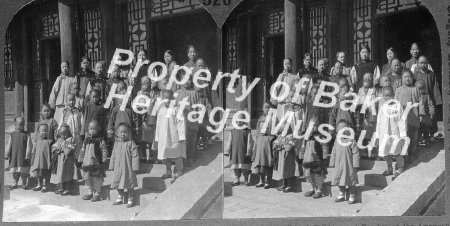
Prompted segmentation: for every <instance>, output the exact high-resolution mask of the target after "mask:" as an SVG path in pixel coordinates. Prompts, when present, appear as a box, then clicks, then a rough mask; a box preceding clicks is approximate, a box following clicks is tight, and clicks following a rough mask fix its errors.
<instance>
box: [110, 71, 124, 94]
mask: <svg viewBox="0 0 450 226" xmlns="http://www.w3.org/2000/svg"><path fill="white" fill-rule="evenodd" d="M119 82H124V80H123V78H121V77H120V68H119V65H114V68H113V71H112V72H111V73H110V74H108V79H107V80H106V97H108V95H109V91H110V90H111V87H112V85H113V84H119Z"/></svg>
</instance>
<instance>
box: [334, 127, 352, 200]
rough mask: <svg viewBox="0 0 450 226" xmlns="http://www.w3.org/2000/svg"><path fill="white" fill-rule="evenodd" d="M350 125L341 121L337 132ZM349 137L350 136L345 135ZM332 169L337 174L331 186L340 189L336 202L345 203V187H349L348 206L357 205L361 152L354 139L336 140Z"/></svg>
mask: <svg viewBox="0 0 450 226" xmlns="http://www.w3.org/2000/svg"><path fill="white" fill-rule="evenodd" d="M348 126H349V124H348V123H347V122H346V121H345V120H342V121H339V122H338V125H337V131H338V132H339V131H340V130H342V129H344V128H346V127H348ZM345 135H347V136H348V134H345ZM338 139H341V143H350V144H349V145H346V146H344V145H342V144H341V143H340V142H339V140H338ZM330 167H334V168H335V170H334V171H335V173H334V175H333V178H332V179H331V185H333V186H338V187H339V195H338V197H337V198H336V199H335V200H334V201H335V202H343V201H345V187H346V186H348V187H349V190H350V197H349V200H348V204H354V203H356V197H355V196H356V185H357V184H358V175H357V172H358V168H359V151H358V148H357V146H356V142H355V141H354V140H353V139H349V138H345V139H342V138H340V137H337V138H336V141H335V143H334V145H333V150H332V151H331V157H330Z"/></svg>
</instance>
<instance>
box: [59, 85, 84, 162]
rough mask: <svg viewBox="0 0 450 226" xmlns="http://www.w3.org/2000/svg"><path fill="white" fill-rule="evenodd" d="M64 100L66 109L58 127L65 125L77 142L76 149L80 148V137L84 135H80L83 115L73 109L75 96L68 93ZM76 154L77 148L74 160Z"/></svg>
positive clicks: (76, 109) (76, 152)
mask: <svg viewBox="0 0 450 226" xmlns="http://www.w3.org/2000/svg"><path fill="white" fill-rule="evenodd" d="M66 100H67V103H66V108H65V109H64V113H63V117H62V120H61V121H60V122H59V125H62V124H63V123H65V124H67V125H68V126H69V128H70V133H71V134H72V136H73V138H74V139H75V141H76V142H77V147H81V144H82V143H83V141H82V137H81V136H84V134H82V131H83V126H84V119H83V113H82V112H81V111H80V110H79V109H78V108H76V107H75V95H73V94H70V93H69V94H67V97H66ZM78 153H79V148H76V150H75V157H76V158H78Z"/></svg>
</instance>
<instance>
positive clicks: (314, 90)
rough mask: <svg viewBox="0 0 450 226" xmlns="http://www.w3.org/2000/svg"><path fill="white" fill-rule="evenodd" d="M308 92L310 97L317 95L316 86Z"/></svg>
mask: <svg viewBox="0 0 450 226" xmlns="http://www.w3.org/2000/svg"><path fill="white" fill-rule="evenodd" d="M310 94H311V96H312V97H315V96H316V95H317V88H312V89H311V91H310Z"/></svg>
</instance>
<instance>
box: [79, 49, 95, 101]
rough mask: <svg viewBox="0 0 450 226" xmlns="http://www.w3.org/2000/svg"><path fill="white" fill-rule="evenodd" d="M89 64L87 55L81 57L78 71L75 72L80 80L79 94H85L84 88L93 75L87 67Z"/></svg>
mask: <svg viewBox="0 0 450 226" xmlns="http://www.w3.org/2000/svg"><path fill="white" fill-rule="evenodd" d="M90 65H91V59H89V58H88V57H87V56H83V57H82V58H81V63H80V71H79V72H78V73H77V74H76V76H77V77H78V79H79V81H80V96H83V97H84V96H85V94H86V88H87V86H88V84H89V80H90V79H91V78H92V77H94V72H93V71H91V70H90V69H89V67H90Z"/></svg>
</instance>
